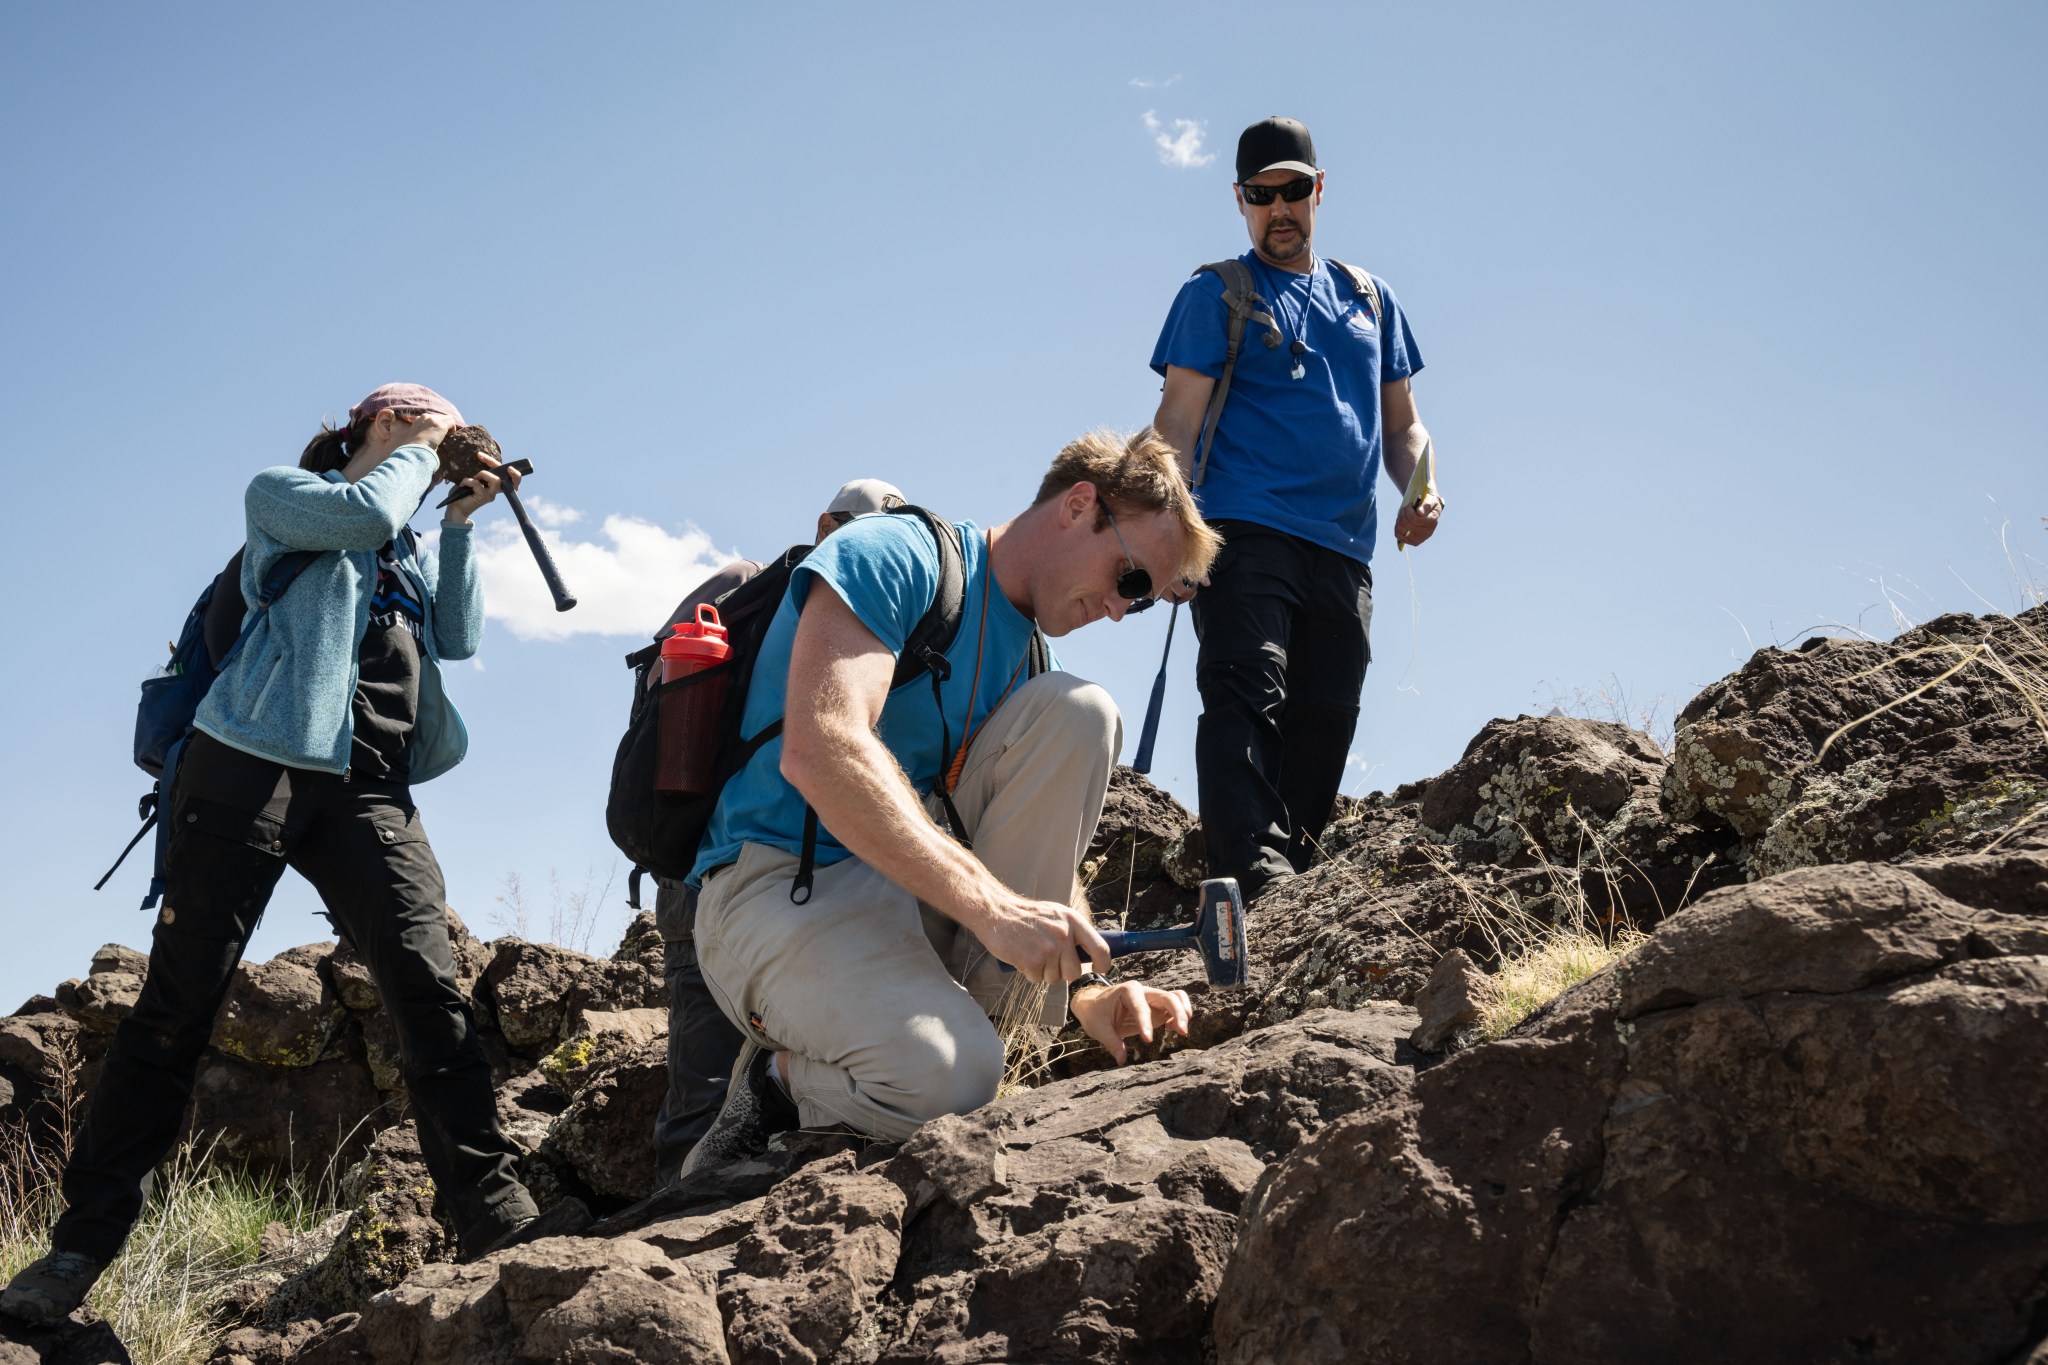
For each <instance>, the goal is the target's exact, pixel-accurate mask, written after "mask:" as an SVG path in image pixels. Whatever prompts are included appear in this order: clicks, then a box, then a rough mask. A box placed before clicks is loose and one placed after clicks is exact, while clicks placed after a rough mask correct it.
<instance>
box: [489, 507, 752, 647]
mask: <svg viewBox="0 0 2048 1365" xmlns="http://www.w3.org/2000/svg"><path fill="white" fill-rule="evenodd" d="M543 507H545V508H546V515H543V514H542V512H543ZM527 511H528V512H529V513H530V514H531V515H532V517H533V519H534V522H535V523H536V524H537V525H539V526H540V527H541V528H542V529H541V539H542V540H543V541H545V542H546V543H547V547H548V550H549V552H550V553H552V554H553V555H554V557H555V564H556V566H557V567H559V568H560V569H561V571H562V577H563V579H564V580H566V581H567V583H568V585H569V591H570V592H573V593H575V594H576V606H575V607H574V609H572V610H570V611H561V612H558V611H556V610H555V600H554V598H553V597H551V596H549V595H548V589H547V584H546V583H545V582H544V581H542V579H541V576H540V567H539V566H538V565H536V564H535V563H534V562H533V553H532V551H530V550H528V549H527V548H526V541H525V539H524V538H523V537H522V536H521V535H520V534H519V526H518V524H517V523H516V522H514V521H513V520H512V518H511V517H509V516H506V517H503V518H495V517H494V518H492V519H491V520H489V521H487V522H484V523H482V524H480V525H479V526H478V527H477V532H476V558H477V571H478V573H479V575H480V576H481V577H482V579H483V588H484V615H485V616H486V617H488V618H489V619H490V620H492V621H499V622H502V623H504V625H505V626H506V627H508V628H509V629H510V630H511V632H512V633H513V634H514V635H516V636H518V637H519V638H520V639H522V640H566V639H568V638H569V637H570V636H572V635H628V636H630V635H639V636H646V637H648V638H650V639H651V638H652V637H653V635H654V631H655V628H656V627H658V626H659V625H660V624H661V623H662V622H663V621H664V620H666V619H667V617H668V614H669V613H670V612H671V611H674V610H675V605H676V603H677V602H680V601H681V600H682V599H683V598H684V597H685V596H687V595H688V593H689V591H690V590H691V589H692V588H694V587H696V586H697V585H698V584H699V583H701V582H703V581H704V580H705V578H707V577H708V576H710V574H711V572H712V570H714V569H717V568H718V567H719V566H721V565H724V564H730V563H731V562H732V561H733V560H735V559H738V558H740V557H741V556H739V555H738V554H736V553H728V552H726V551H724V550H720V549H719V548H718V547H717V546H716V545H714V544H713V543H712V540H711V537H710V536H708V535H706V534H705V533H704V532H703V531H700V530H698V529H697V528H696V527H694V526H685V527H684V528H683V529H682V530H680V531H675V532H671V531H668V530H665V529H663V528H662V527H659V526H656V525H655V524H654V523H652V522H649V521H642V520H641V519H640V518H638V517H625V516H608V517H606V518H605V519H604V524H603V526H601V527H600V528H599V530H598V534H599V536H600V537H601V539H599V540H570V539H568V538H567V537H566V536H564V535H563V533H562V530H561V528H562V527H563V526H566V525H570V524H573V523H575V522H577V521H580V520H582V517H583V514H582V513H581V512H579V511H577V510H576V509H574V508H568V507H559V506H547V505H546V504H539V503H538V501H537V500H536V499H530V498H529V499H527Z"/></svg>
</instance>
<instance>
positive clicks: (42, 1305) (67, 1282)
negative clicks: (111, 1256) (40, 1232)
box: [0, 1251, 107, 1327]
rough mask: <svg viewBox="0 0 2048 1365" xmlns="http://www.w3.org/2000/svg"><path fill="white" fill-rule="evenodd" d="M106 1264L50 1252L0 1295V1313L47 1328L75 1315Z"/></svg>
mask: <svg viewBox="0 0 2048 1365" xmlns="http://www.w3.org/2000/svg"><path fill="white" fill-rule="evenodd" d="M106 1268H107V1263H106V1262H105V1261H96V1260H94V1259H93V1258H92V1257H90V1256H87V1255H86V1254H85V1253H84V1252H80V1251H52V1252H51V1253H50V1254H49V1255H47V1256H45V1257H43V1258H42V1259H41V1260H40V1261H36V1262H33V1263H32V1264H30V1265H29V1266H28V1267H27V1268H26V1269H24V1270H23V1271H22V1272H21V1273H20V1274H19V1275H16V1276H15V1277H14V1278H13V1280H11V1281H9V1283H8V1285H7V1289H6V1291H5V1292H4V1293H0V1313H5V1314H7V1315H8V1316H9V1317H13V1318H18V1319H20V1320H21V1321H22V1322H27V1323H33V1324H34V1325H36V1326H38V1327H50V1326H54V1325H55V1324H57V1323H60V1322H62V1321H64V1319H66V1318H68V1317H70V1316H71V1315H72V1314H73V1313H76V1312H77V1311H78V1307H79V1305H80V1304H82V1303H84V1302H85V1296H86V1295H87V1294H88V1293H90V1292H91V1291H92V1287H93V1283H94V1282H95V1281H96V1280H98V1279H99V1277H100V1272H101V1271H103V1270H105V1269H106Z"/></svg>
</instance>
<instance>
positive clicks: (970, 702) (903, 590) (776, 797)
mask: <svg viewBox="0 0 2048 1365" xmlns="http://www.w3.org/2000/svg"><path fill="white" fill-rule="evenodd" d="M954 524H955V526H956V527H957V528H958V529H959V532H960V544H961V550H962V552H963V558H964V559H965V561H966V563H965V569H966V593H965V596H964V599H963V601H962V603H961V615H960V631H959V633H958V634H957V635H955V636H954V637H953V647H952V648H951V649H949V650H947V651H946V659H947V661H948V662H949V663H951V664H952V666H953V671H952V677H951V678H949V679H948V680H947V681H946V682H945V683H944V684H942V685H941V688H940V695H941V697H942V698H943V699H944V702H945V708H946V717H945V720H946V728H947V731H948V737H950V739H951V740H952V743H953V746H954V748H956V749H957V748H958V747H959V745H960V741H961V739H962V738H963V737H964V736H965V735H966V734H967V732H968V729H969V727H970V726H979V725H980V724H981V723H982V722H983V721H984V720H985V719H986V718H987V717H988V715H989V713H990V712H992V711H994V710H995V709H996V707H997V706H999V705H1000V704H1001V703H1002V700H1003V698H1004V697H1006V696H1008V695H1009V693H1010V692H1011V691H1012V690H1013V689H1015V688H1016V687H1018V686H1021V685H1022V684H1023V682H1024V680H1025V678H1026V676H1027V675H1028V673H1029V666H1028V664H1027V663H1026V659H1027V658H1028V655H1029V650H1030V647H1031V633H1032V629H1033V626H1032V623H1031V622H1030V621H1028V620H1026V619H1025V618H1024V615H1023V613H1022V612H1019V611H1018V610H1017V609H1016V608H1015V607H1013V606H1011V605H1010V600H1009V599H1008V598H1007V597H1004V596H1003V590H1002V587H1001V586H1000V585H999V584H996V583H993V582H991V581H990V577H989V570H988V538H987V536H986V534H985V533H984V532H983V531H982V530H981V529H980V528H978V527H977V526H975V524H974V523H973V522H971V521H963V522H956V523H954ZM819 582H823V583H825V584H828V585H830V586H829V587H828V588H826V589H825V591H833V592H837V593H838V594H839V596H840V598H841V599H843V600H844V601H845V603H846V605H847V606H849V607H851V608H853V614H854V615H855V616H857V617H859V618H860V621H861V624H862V625H864V626H866V627H867V628H868V629H869V630H871V631H873V632H874V633H875V637H876V638H877V639H879V640H880V641H881V642H882V643H883V644H885V645H887V646H888V647H889V649H890V651H891V652H893V653H895V654H898V655H901V654H902V652H903V644H904V641H906V640H907V639H909V638H910V632H911V631H912V630H913V629H915V628H916V626H917V623H918V622H919V621H920V620H922V619H923V617H924V614H925V612H927V611H929V610H930V609H931V605H932V601H933V599H935V598H936V597H937V596H938V591H939V548H938V546H937V545H935V544H933V543H932V536H931V532H930V531H928V530H926V529H925V526H924V523H923V522H921V521H919V520H918V519H917V518H916V517H914V516H868V517H860V518H858V519H856V520H855V521H853V522H851V523H849V524H848V525H846V526H845V527H843V528H841V529H840V530H838V531H834V532H833V533H832V534H831V535H830V536H828V537H826V539H825V543H824V544H823V545H820V546H819V547H818V548H817V549H815V550H813V551H811V553H810V554H809V555H808V556H807V557H805V559H804V562H803V563H802V564H799V565H798V566H797V568H796V571H795V573H794V574H792V575H791V577H790V582H789V595H788V596H787V597H785V598H784V599H783V602H782V605H781V607H779V608H778V609H777V610H776V613H775V619H774V620H773V621H772V622H770V623H769V626H768V633H767V635H766V636H765V637H763V639H762V641H761V656H760V658H759V659H758V660H757V661H756V662H755V664H754V680H753V683H752V685H751V686H750V687H749V689H748V691H747V708H746V715H745V718H744V719H743V721H742V726H743V733H745V734H749V735H752V734H758V733H759V732H760V731H761V730H762V728H763V727H765V726H767V725H770V724H772V723H773V722H774V721H776V720H777V719H779V718H780V717H781V716H782V714H783V706H784V702H785V698H786V695H787V693H788V691H789V651H790V646H791V645H792V644H793V643H794V642H795V640H796V625H797V616H798V614H799V613H801V612H802V611H803V605H804V601H805V598H806V595H807V594H809V593H810V592H812V591H815V590H816V587H815V585H816V584H818V583H819ZM984 590H986V592H987V606H988V610H987V613H986V614H987V617H988V630H987V634H986V636H985V637H984V635H983V631H982V616H983V611H982V604H983V592H984ZM977 644H979V646H980V658H981V668H980V670H979V672H980V678H979V680H977V679H976V677H975V674H976V669H975V657H976V646H977ZM970 692H971V693H972V695H971V696H970ZM970 713H971V714H970ZM877 730H878V732H879V734H880V735H881V738H882V743H883V744H885V745H887V746H888V749H889V752H890V753H892V754H894V755H895V756H896V761H897V762H898V763H899V764H901V765H902V767H903V771H904V772H905V773H907V774H908V775H909V777H910V781H911V784H912V785H913V786H914V787H916V788H917V790H918V791H919V792H920V793H929V792H930V791H932V790H933V788H934V786H935V784H936V783H937V781H938V779H939V777H940V775H941V774H942V773H943V772H944V771H945V769H946V767H947V765H948V764H950V763H951V762H952V758H953V755H952V754H951V753H949V752H947V751H946V750H945V747H944V740H943V739H942V738H941V735H940V730H939V713H938V708H937V707H936V706H935V705H934V704H933V702H932V684H931V678H930V675H928V674H925V673H919V674H918V675H917V677H915V678H913V679H912V680H911V681H909V682H907V683H905V684H904V685H903V686H902V687H899V688H897V689H896V690H895V691H894V692H892V693H890V694H889V700H888V702H887V703H886V704H885V705H884V706H883V708H882V719H881V724H880V725H879V726H878V727H877ZM781 766H782V738H781V736H779V735H778V736H777V737H776V738H774V739H772V740H770V741H769V742H768V743H766V744H764V745H762V746H761V749H760V751H759V752H758V753H756V754H755V755H754V757H753V758H752V759H751V760H749V762H748V763H747V766H746V767H744V768H742V769H740V771H739V772H737V773H735V774H734V775H733V778H732V780H731V781H730V782H728V783H726V785H725V790H724V791H723V792H722V793H721V794H720V795H719V798H718V809H717V810H716V811H714V812H713V813H712V817H711V825H710V828H709V829H707V830H706V831H705V834H704V842H703V844H702V846H701V847H700V848H699V849H698V852H697V865H696V867H695V868H693V869H692V870H691V873H690V877H689V881H690V884H691V885H692V886H695V885H697V884H699V883H700V882H701V881H702V880H703V877H704V874H705V873H706V872H709V871H710V870H711V869H713V868H715V867H721V866H723V865H724V864H726V863H729V862H733V861H734V860H736V859H737V858H738V857H739V856H740V846H741V845H742V844H770V845H773V846H774V847H776V848H779V849H782V850H784V851H786V852H789V853H801V852H802V851H803V834H804V799H803V797H802V796H800V795H798V794H797V790H796V788H795V787H792V786H791V785H790V784H789V783H788V782H787V781H786V780H785V779H784V778H783V776H782V771H781ZM851 856H853V855H852V854H850V853H848V852H847V850H846V848H845V847H844V846H843V845H842V844H840V843H839V842H838V841H837V840H836V839H834V838H833V837H832V832H831V830H829V829H827V828H825V827H824V826H823V824H822V823H821V824H820V826H819V828H818V853H817V861H818V866H820V867H826V866H829V865H831V864H833V863H836V862H840V861H842V860H843V859H846V858H849V857H851Z"/></svg>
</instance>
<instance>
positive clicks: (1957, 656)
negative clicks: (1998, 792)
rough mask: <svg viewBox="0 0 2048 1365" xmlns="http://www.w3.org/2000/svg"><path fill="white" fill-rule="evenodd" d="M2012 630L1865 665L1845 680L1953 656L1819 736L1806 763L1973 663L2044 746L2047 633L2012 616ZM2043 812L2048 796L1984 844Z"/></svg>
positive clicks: (2047, 720)
mask: <svg viewBox="0 0 2048 1365" xmlns="http://www.w3.org/2000/svg"><path fill="white" fill-rule="evenodd" d="M2012 629H2013V632H2014V634H2015V635H2016V636H2017V639H2016V640H2015V641H2013V642H2010V643H2008V644H2006V645H2003V646H2001V645H2000V644H1998V643H1995V642H1993V641H1991V640H1989V639H1985V640H1979V641H1977V642H1976V643H1974V644H1967V645H1966V644H1962V643H1959V642H1957V641H1954V640H1940V641H1939V642H1938V643H1936V644H1931V645H1924V646H1922V647H1921V648H1919V649H1915V650H1909V651H1908V652H1906V653H1904V654H1901V655H1898V656H1897V657H1896V658H1891V659H1886V660H1885V661H1884V662H1883V663H1880V664H1877V665H1874V666H1873V667H1870V668H1866V669H1864V670H1863V671H1862V672H1861V673H1858V674H1855V675H1854V676H1852V677H1850V678H1849V679H1847V681H1849V682H1861V681H1862V680H1863V679H1865V678H1870V677H1875V676H1876V675H1877V674H1879V673H1882V672H1884V671H1885V670H1887V669H1890V668H1895V667H1897V666H1898V665H1900V664H1903V663H1906V662H1908V661H1910V660H1913V659H1921V658H1947V659H1953V660H1954V661H1955V662H1953V663H1952V664H1950V665H1949V666H1948V667H1947V668H1945V669H1943V670H1942V671H1941V672H1940V673H1939V674H1937V675H1936V676H1934V677H1933V678H1930V679H1928V680H1927V681H1926V682H1924V683H1921V684H1920V685H1919V686H1918V687H1915V688H1913V689H1911V690H1910V691H1908V692H1906V693H1905V694H1904V695H1903V696H1898V697H1894V698H1893V699H1892V700H1890V701H1888V702H1886V703H1885V704H1884V705H1882V706H1879V707H1877V708H1875V709H1874V710H1871V711H1869V712H1867V713H1865V714H1864V715H1861V716H1858V717H1856V719H1854V720H1852V721H1850V722H1848V723H1847V724H1846V725H1843V726H1841V727H1840V728H1838V729H1837V730H1836V731H1835V732H1834V733H1833V734H1831V735H1829V736H1828V737H1827V738H1826V739H1825V740H1823V741H1821V746H1820V750H1819V751H1818V752H1817V753H1815V754H1814V756H1813V758H1812V760H1811V764H1810V766H1818V765H1819V763H1820V761H1821V760H1822V759H1823V758H1825V757H1827V752H1828V750H1829V749H1830V748H1832V747H1833V746H1834V743H1835V741H1836V740H1838V739H1840V738H1841V737H1842V736H1844V735H1846V734H1848V733H1849V732H1850V731H1851V730H1854V729H1856V728H1857V727H1858V726H1861V725H1865V724H1868V723H1869V722H1870V721H1873V720H1875V719H1877V718H1878V717H1879V716H1881V715H1884V714H1885V713H1886V712H1887V711H1891V710H1895V709H1896V708H1898V707H1901V706H1904V705H1905V704H1906V703H1907V702H1909V701H1912V700H1914V699H1915V698H1918V697H1923V696H1925V695H1927V694H1928V693H1929V692H1932V691H1933V690H1934V689H1935V688H1937V687H1939V686H1941V684H1943V683H1945V682H1947V681H1948V680H1949V679H1950V678H1953V677H1955V676H1956V675H1958V674H1960V673H1962V672H1963V671H1964V670H1966V669H1969V668H1975V667H1981V668H1984V669H1986V670H1988V671H1989V672H1990V674H1991V676H1992V677H1993V678H1995V679H1996V680H1997V681H1998V682H2000V683H2002V684H2003V685H2004V687H2005V689H2006V690H2007V691H2009V692H2010V693H2011V694H2012V696H2013V697H2014V699H2015V700H2016V701H2017V703H2018V705H2019V706H2020V708H2021V709H2022V710H2023V711H2024V712H2025V713H2026V714H2027V715H2029V716H2031V717H2032V718H2033V721H2034V726H2035V728H2036V729H2038V730H2039V731H2040V732H2041V742H2042V743H2043V744H2044V745H2048V637H2043V636H2042V635H2041V634H2040V633H2039V632H2037V631H2035V630H2034V629H2033V628H2032V627H2031V626H2029V625H2027V624H2026V623H2025V622H2024V621H2019V620H2014V621H2013V622H2012ZM2043 816H2048V800H2043V801H2040V802H2038V803H2036V804H2035V805H2034V806H2033V807H2032V808H2031V809H2029V810H2028V811H2026V812H2025V813H2024V814H2022V815H2021V816H2020V817H2019V818H2018V819H2017V820H2015V821H2013V822H2012V824H2011V825H2009V826H2007V827H2006V829H2005V831H2004V832H2003V833H2001V834H2000V835H1999V836H1998V837H1997V838H1996V839H1994V840H1992V841H1991V843H1990V844H1989V845H1988V847H1990V848H1996V847H1998V846H1999V845H2000V844H2002V843H2004V842H2005V841H2006V840H2007V839H2009V838H2011V837H2012V836H2013V834H2014V833H2015V832H2017V831H2018V830H2021V829H2024V828H2025V827H2026V826H2028V825H2030V824H2032V823H2033V822H2035V821H2036V820H2039V819H2041V818H2042V817H2043Z"/></svg>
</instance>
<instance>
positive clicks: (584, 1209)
mask: <svg viewBox="0 0 2048 1365" xmlns="http://www.w3.org/2000/svg"><path fill="white" fill-rule="evenodd" d="M593 1221H594V1220H593V1219H592V1218H591V1216H590V1208H589V1206H588V1205H586V1204H585V1203H584V1202H583V1201H582V1200H581V1199H577V1198H574V1197H573V1196H572V1197H569V1198H565V1199H558V1200H556V1201H555V1202H554V1203H552V1204H550V1205H548V1206H547V1208H545V1209H543V1210H542V1211H541V1212H539V1213H537V1214H535V1215H534V1216H533V1217H531V1218H529V1219H527V1220H526V1221H525V1222H523V1223H514V1224H513V1225H512V1226H511V1227H509V1228H506V1229H505V1230H504V1231H503V1232H501V1233H499V1234H498V1236H497V1239H496V1240H495V1241H493V1242H492V1243H491V1244H490V1245H489V1246H486V1247H485V1248H484V1249H483V1250H482V1251H479V1252H477V1253H476V1254H475V1255H474V1256H471V1257H469V1258H468V1259H469V1260H472V1261H481V1260H482V1259H483V1258H484V1257H486V1256H488V1255H490V1254H491V1253H492V1252H494V1251H504V1250H505V1249H506V1248H508V1247H519V1246H525V1245H526V1244H527V1243H528V1242H538V1241H539V1240H540V1239H541V1238H543V1237H579V1236H581V1235H582V1234H583V1233H584V1232H585V1231H586V1230H587V1229H588V1228H589V1227H590V1225H591V1223H592V1222H593Z"/></svg>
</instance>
